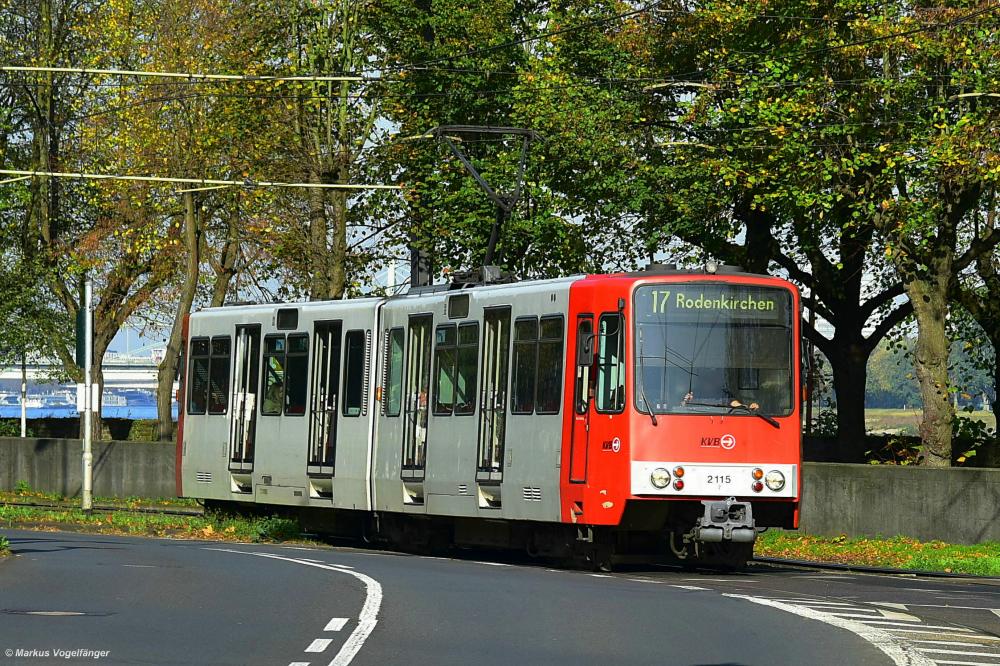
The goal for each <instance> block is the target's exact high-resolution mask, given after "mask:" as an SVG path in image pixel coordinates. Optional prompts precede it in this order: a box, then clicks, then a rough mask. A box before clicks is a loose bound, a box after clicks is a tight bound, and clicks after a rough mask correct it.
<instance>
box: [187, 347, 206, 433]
mask: <svg viewBox="0 0 1000 666" xmlns="http://www.w3.org/2000/svg"><path fill="white" fill-rule="evenodd" d="M190 357H191V364H190V366H189V368H190V369H189V370H188V381H187V384H188V414H204V413H205V408H206V407H207V403H208V376H209V363H210V361H209V341H208V338H195V339H193V340H191V354H190Z"/></svg>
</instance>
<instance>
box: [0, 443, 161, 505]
mask: <svg viewBox="0 0 1000 666" xmlns="http://www.w3.org/2000/svg"><path fill="white" fill-rule="evenodd" d="M82 453H83V445H82V442H81V441H80V440H78V439H32V438H28V439H20V438H18V437H0V488H2V489H4V490H11V489H13V488H14V486H15V485H16V484H17V483H18V482H19V481H25V482H27V484H28V485H29V486H31V488H32V489H33V490H39V491H42V492H47V493H59V494H62V495H65V496H67V497H74V496H77V495H79V494H80V490H81V488H82V487H83V481H82V478H83V463H82V462H81V456H82ZM93 453H94V496H95V497H130V496H137V497H173V496H174V495H175V494H176V490H175V486H174V445H173V444H171V443H169V442H166V443H164V442H106V441H95V442H94V446H93Z"/></svg>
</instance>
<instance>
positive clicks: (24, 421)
mask: <svg viewBox="0 0 1000 666" xmlns="http://www.w3.org/2000/svg"><path fill="white" fill-rule="evenodd" d="M27 355H28V352H27V351H25V350H24V349H22V350H21V437H22V438H24V437H27V436H28V406H27V405H26V404H25V403H26V402H27V401H28V360H27Z"/></svg>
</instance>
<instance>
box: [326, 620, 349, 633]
mask: <svg viewBox="0 0 1000 666" xmlns="http://www.w3.org/2000/svg"><path fill="white" fill-rule="evenodd" d="M345 624H347V618H346V617H335V618H333V619H332V620H330V621H329V622H327V623H326V626H325V627H323V631H340V630H341V629H343V628H344V625H345Z"/></svg>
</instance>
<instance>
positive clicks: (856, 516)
mask: <svg viewBox="0 0 1000 666" xmlns="http://www.w3.org/2000/svg"><path fill="white" fill-rule="evenodd" d="M803 467H804V469H803V472H802V484H803V492H802V495H803V497H802V517H801V522H800V525H799V529H800V531H802V532H805V533H808V534H821V535H839V534H846V535H847V536H851V537H854V536H878V535H881V536H897V535H903V536H909V537H915V538H917V539H922V540H927V539H940V540H942V541H946V542H949V543H982V542H984V541H1000V469H965V468H961V467H953V468H948V469H932V468H927V467H910V466H906V467H900V466H896V465H848V464H842V463H805V465H804V466H803Z"/></svg>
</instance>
